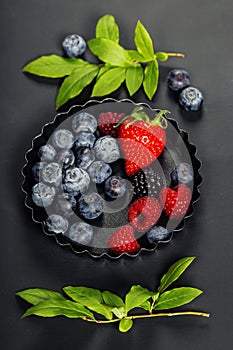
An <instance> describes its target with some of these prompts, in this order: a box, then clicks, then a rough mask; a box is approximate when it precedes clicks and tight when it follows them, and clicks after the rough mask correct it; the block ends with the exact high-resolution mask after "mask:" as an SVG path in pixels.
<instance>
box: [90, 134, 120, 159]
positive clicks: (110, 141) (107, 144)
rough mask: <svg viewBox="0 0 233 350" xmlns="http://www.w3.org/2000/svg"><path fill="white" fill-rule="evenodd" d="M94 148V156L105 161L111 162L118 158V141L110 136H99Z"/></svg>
mask: <svg viewBox="0 0 233 350" xmlns="http://www.w3.org/2000/svg"><path fill="white" fill-rule="evenodd" d="M94 150H95V154H96V157H97V158H98V159H99V160H102V161H103V162H105V163H112V162H115V161H116V160H117V159H119V158H120V149H119V145H118V142H117V140H116V139H114V138H113V137H111V136H103V137H100V138H99V139H98V140H97V141H96V143H95V146H94Z"/></svg>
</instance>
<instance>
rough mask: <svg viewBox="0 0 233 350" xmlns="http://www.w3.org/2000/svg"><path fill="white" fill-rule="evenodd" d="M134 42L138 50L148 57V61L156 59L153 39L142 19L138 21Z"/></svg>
mask: <svg viewBox="0 0 233 350" xmlns="http://www.w3.org/2000/svg"><path fill="white" fill-rule="evenodd" d="M134 42H135V45H136V48H137V50H138V52H139V53H140V54H141V55H142V56H143V57H144V58H146V59H147V60H148V61H152V60H153V59H154V47H153V42H152V39H151V37H150V34H149V33H148V31H147V30H146V28H145V27H144V26H143V24H142V23H141V22H140V21H138V23H137V25H136V28H135V36H134Z"/></svg>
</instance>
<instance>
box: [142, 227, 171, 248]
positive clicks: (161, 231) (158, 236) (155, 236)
mask: <svg viewBox="0 0 233 350" xmlns="http://www.w3.org/2000/svg"><path fill="white" fill-rule="evenodd" d="M169 236H170V234H169V232H168V230H167V229H166V228H165V227H163V226H154V227H152V228H151V229H150V230H149V231H148V232H147V239H148V242H149V243H151V244H156V243H157V242H159V241H164V240H167V239H168V238H169Z"/></svg>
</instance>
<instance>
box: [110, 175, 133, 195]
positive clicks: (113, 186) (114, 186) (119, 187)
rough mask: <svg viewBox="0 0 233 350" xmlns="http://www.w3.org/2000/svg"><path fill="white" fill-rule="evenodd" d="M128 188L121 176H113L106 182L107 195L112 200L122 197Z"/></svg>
mask: <svg viewBox="0 0 233 350" xmlns="http://www.w3.org/2000/svg"><path fill="white" fill-rule="evenodd" d="M126 188H127V187H126V181H125V180H124V179H123V178H122V177H121V176H111V177H109V178H108V179H107V180H106V181H105V186H104V189H105V193H106V194H107V195H108V196H109V197H110V198H120V197H122V196H123V195H124V193H125V192H126Z"/></svg>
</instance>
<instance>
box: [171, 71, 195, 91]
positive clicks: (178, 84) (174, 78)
mask: <svg viewBox="0 0 233 350" xmlns="http://www.w3.org/2000/svg"><path fill="white" fill-rule="evenodd" d="M167 83H168V87H169V88H170V89H171V90H174V91H178V90H181V89H183V88H184V87H186V86H189V85H190V75H189V73H188V72H186V70H184V69H172V70H171V71H170V73H169V74H168V77H167Z"/></svg>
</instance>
